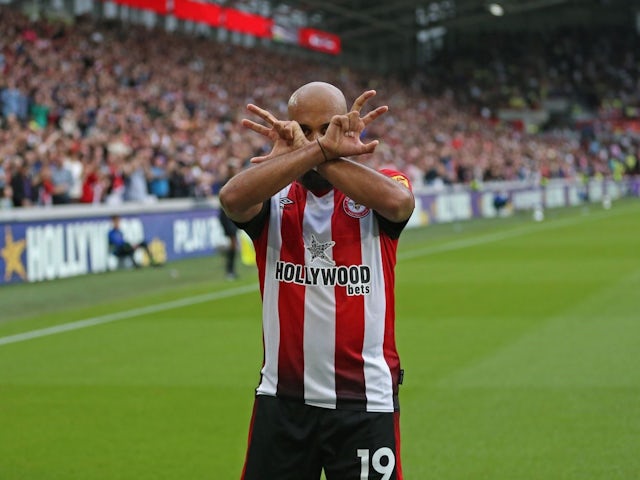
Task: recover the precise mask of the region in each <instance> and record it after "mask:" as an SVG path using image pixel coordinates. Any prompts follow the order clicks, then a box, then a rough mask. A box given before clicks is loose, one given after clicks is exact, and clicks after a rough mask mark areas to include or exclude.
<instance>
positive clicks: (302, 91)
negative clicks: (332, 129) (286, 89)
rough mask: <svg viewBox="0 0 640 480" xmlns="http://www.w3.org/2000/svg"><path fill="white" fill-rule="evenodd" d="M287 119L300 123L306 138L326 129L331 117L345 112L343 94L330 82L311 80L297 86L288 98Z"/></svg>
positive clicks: (320, 134) (315, 136)
mask: <svg viewBox="0 0 640 480" xmlns="http://www.w3.org/2000/svg"><path fill="white" fill-rule="evenodd" d="M288 113H289V120H295V121H296V122H298V123H299V124H300V127H301V128H302V131H303V132H304V134H305V136H306V137H307V139H308V140H315V139H316V138H319V137H321V136H322V135H324V133H325V132H326V131H327V127H328V126H329V122H330V121H331V117H333V116H334V115H344V114H346V113H347V101H346V100H345V98H344V94H343V93H342V92H341V91H340V89H338V88H337V87H335V86H334V85H331V84H330V83H325V82H311V83H307V84H306V85H303V86H302V87H300V88H298V89H297V90H296V91H295V92H293V95H291V97H290V98H289V104H288Z"/></svg>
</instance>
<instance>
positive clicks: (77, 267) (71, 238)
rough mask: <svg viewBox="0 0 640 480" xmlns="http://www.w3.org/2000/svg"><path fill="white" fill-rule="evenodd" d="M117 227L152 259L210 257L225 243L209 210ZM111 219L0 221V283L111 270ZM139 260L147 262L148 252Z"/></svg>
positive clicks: (124, 218) (135, 219) (147, 216)
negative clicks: (141, 245)
mask: <svg viewBox="0 0 640 480" xmlns="http://www.w3.org/2000/svg"><path fill="white" fill-rule="evenodd" d="M120 217H121V221H120V227H121V229H122V231H123V233H124V236H125V239H126V240H127V241H128V242H129V243H132V244H135V243H138V242H140V241H142V240H146V241H147V243H148V244H149V248H150V250H151V253H152V255H153V257H154V259H155V260H157V261H159V262H171V261H173V260H177V259H182V258H189V257H198V256H204V255H211V254H213V253H215V250H216V248H218V247H219V246H220V245H223V244H225V237H224V234H223V231H222V228H221V226H220V222H219V220H218V211H217V210H213V209H201V210H190V211H181V212H157V213H142V214H135V215H127V214H122V215H120ZM111 224H112V222H111V217H108V216H99V217H98V216H97V217H86V218H80V219H78V218H75V219H66V220H65V219H60V220H39V221H28V222H15V223H4V224H2V225H1V227H0V285H2V284H6V283H13V282H39V281H43V280H53V279H56V278H65V277H71V276H75V275H84V274H88V273H99V272H104V271H107V270H113V269H115V268H117V266H118V260H117V259H116V258H115V257H114V256H113V255H111V254H110V253H109V244H108V238H107V233H108V231H109V229H110V228H111ZM136 255H137V256H139V257H138V258H137V260H138V261H139V262H140V263H141V264H142V265H144V264H146V263H148V261H149V259H147V258H146V253H144V252H143V251H138V252H136Z"/></svg>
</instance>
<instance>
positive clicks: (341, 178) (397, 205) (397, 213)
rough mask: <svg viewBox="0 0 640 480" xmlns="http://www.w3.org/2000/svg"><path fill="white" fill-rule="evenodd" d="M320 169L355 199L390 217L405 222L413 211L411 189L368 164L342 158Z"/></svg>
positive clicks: (319, 168) (328, 178) (385, 216)
mask: <svg viewBox="0 0 640 480" xmlns="http://www.w3.org/2000/svg"><path fill="white" fill-rule="evenodd" d="M318 172H319V173H320V174H321V175H322V176H323V177H324V178H326V179H327V180H328V181H329V182H330V183H331V184H332V185H333V186H334V187H335V188H336V189H338V190H340V191H341V192H343V193H344V194H345V195H347V196H348V197H349V198H351V199H352V200H353V201H355V202H357V203H359V204H361V205H365V206H366V207H369V208H371V209H372V210H375V211H376V212H378V213H379V214H380V215H382V216H383V217H384V218H386V219H387V220H391V221H392V222H402V221H404V220H406V219H408V218H409V217H410V216H411V213H412V212H413V209H414V206H415V200H414V198H413V194H412V193H411V191H410V190H409V189H408V188H406V187H405V186H403V185H402V184H400V183H398V182H395V181H393V180H391V179H390V178H389V177H386V176H384V175H383V174H381V173H380V172H377V171H375V170H373V169H372V168H369V167H367V166H365V165H362V164H359V163H357V162H354V161H353V160H349V159H346V158H339V159H337V160H331V161H329V162H325V163H323V164H322V165H320V166H319V167H318Z"/></svg>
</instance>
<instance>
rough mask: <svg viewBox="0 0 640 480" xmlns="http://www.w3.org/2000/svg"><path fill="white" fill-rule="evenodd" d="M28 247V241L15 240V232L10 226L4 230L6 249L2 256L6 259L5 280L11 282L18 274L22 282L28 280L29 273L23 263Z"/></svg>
mask: <svg viewBox="0 0 640 480" xmlns="http://www.w3.org/2000/svg"><path fill="white" fill-rule="evenodd" d="M26 246H27V241H26V240H24V239H22V240H18V241H14V240H13V232H12V231H11V228H10V227H9V226H6V227H5V229H4V248H3V249H2V250H0V256H2V258H3V259H4V280H5V281H6V282H8V281H9V280H11V277H12V276H13V274H14V273H15V274H17V275H18V276H19V277H20V278H21V279H22V280H26V279H27V272H26V271H25V269H24V265H23V263H22V252H24V249H25V247H26Z"/></svg>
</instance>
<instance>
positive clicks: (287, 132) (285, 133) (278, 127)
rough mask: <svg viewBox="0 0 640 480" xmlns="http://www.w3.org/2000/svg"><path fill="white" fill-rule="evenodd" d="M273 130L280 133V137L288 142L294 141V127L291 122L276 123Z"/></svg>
mask: <svg viewBox="0 0 640 480" xmlns="http://www.w3.org/2000/svg"><path fill="white" fill-rule="evenodd" d="M273 128H274V129H275V131H276V132H278V136H279V137H280V138H282V139H283V140H286V141H287V142H291V141H292V140H293V125H292V124H291V122H276V123H274V124H273Z"/></svg>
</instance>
